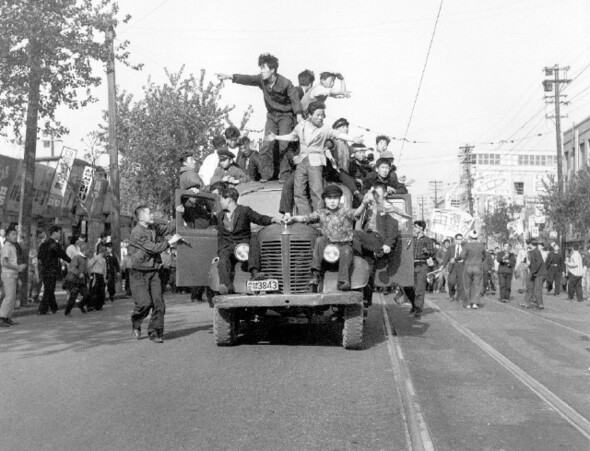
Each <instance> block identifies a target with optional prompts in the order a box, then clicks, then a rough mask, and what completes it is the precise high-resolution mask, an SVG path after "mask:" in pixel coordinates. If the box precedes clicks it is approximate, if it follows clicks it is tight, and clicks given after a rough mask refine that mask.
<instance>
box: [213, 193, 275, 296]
mask: <svg viewBox="0 0 590 451" xmlns="http://www.w3.org/2000/svg"><path fill="white" fill-rule="evenodd" d="M239 197H240V195H239V193H238V191H237V190H236V189H235V188H234V187H232V186H230V187H226V188H224V189H223V190H222V191H221V198H220V204H221V209H222V210H221V211H220V212H219V213H218V215H217V236H218V239H217V256H218V257H219V261H218V262H217V269H218V271H219V293H220V294H228V293H232V292H233V291H234V286H233V281H234V268H235V265H236V263H237V262H238V260H237V258H236V256H235V250H236V247H237V246H238V245H239V244H241V243H247V244H249V245H250V251H249V254H248V270H249V271H250V272H251V273H252V278H254V277H255V276H256V273H257V272H258V270H259V269H260V246H259V245H258V242H257V241H256V242H252V243H251V239H252V233H251V224H252V223H254V224H258V225H263V226H267V225H270V224H272V223H275V224H280V222H281V219H280V218H273V217H270V216H265V215H261V214H260V213H257V212H256V211H254V210H252V209H251V208H250V207H246V206H244V205H238V199H239Z"/></svg>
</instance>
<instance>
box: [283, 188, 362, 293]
mask: <svg viewBox="0 0 590 451" xmlns="http://www.w3.org/2000/svg"><path fill="white" fill-rule="evenodd" d="M322 197H323V198H324V202H325V204H326V207H325V208H321V209H320V210H316V211H314V212H313V213H310V214H308V215H304V216H293V217H291V218H289V219H288V220H287V223H291V222H306V223H312V222H319V223H320V227H321V229H322V233H323V236H320V237H318V239H316V241H315V246H314V249H313V257H312V262H311V280H310V282H309V284H310V285H311V286H312V289H317V286H318V284H319V280H320V270H321V268H322V260H323V256H324V250H325V249H326V246H328V245H329V244H333V245H336V246H337V247H338V250H339V252H340V257H339V260H338V285H337V288H338V289H339V290H341V291H349V290H350V288H351V285H350V273H351V270H352V261H353V251H352V240H353V225H354V220H355V219H357V218H358V217H359V216H360V215H361V214H362V213H363V211H365V208H366V207H367V204H368V203H369V201H370V199H369V196H366V197H365V198H364V199H363V201H362V202H361V205H360V206H359V207H358V208H357V209H356V210H353V209H348V208H342V207H341V206H340V198H341V197H342V189H341V188H340V187H339V186H338V185H328V186H327V187H326V189H325V190H324V193H323V194H322Z"/></svg>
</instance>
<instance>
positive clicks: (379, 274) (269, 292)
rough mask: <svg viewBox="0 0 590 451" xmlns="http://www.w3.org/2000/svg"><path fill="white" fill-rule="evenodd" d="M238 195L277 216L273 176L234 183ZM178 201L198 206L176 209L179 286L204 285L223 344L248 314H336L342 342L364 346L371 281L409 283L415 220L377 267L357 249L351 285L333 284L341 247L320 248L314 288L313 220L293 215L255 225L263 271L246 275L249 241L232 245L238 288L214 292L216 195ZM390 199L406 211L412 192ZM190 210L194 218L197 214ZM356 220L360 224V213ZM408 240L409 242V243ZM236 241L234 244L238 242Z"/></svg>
mask: <svg viewBox="0 0 590 451" xmlns="http://www.w3.org/2000/svg"><path fill="white" fill-rule="evenodd" d="M238 190H239V192H240V198H239V200H238V203H240V204H242V205H247V206H249V207H251V208H252V209H254V210H255V211H257V212H258V213H261V214H265V215H269V216H276V214H277V210H278V208H277V206H278V205H279V199H280V196H281V190H282V185H281V184H279V183H277V182H268V183H264V184H262V183H254V182H253V183H247V184H243V185H241V186H240V185H238ZM176 199H177V205H178V204H183V203H186V202H187V200H189V199H190V202H191V203H192V205H193V206H195V205H197V207H196V210H197V211H198V213H197V214H193V215H192V216H191V215H189V216H188V217H187V215H186V210H185V213H181V212H178V213H177V215H176V221H177V223H176V225H177V232H178V233H179V234H180V235H182V237H183V238H184V242H181V243H180V244H179V246H178V250H177V272H176V278H177V280H176V284H177V286H207V287H208V289H209V292H210V293H211V294H212V297H211V303H212V305H213V307H214V335H215V340H216V342H217V344H218V345H220V346H227V345H233V344H235V343H236V341H237V338H238V335H239V333H240V332H241V331H243V330H247V328H248V325H249V324H250V323H252V322H257V323H258V322H263V321H268V322H271V321H274V322H282V323H302V322H306V323H322V322H332V321H339V322H341V323H342V325H343V332H342V343H343V346H344V347H345V348H347V349H361V348H362V343H363V326H364V315H365V311H366V308H367V306H368V302H367V301H370V298H369V299H367V298H368V297H369V296H370V295H371V294H372V290H373V288H374V286H379V287H389V286H393V285H395V284H398V285H401V286H412V285H413V250H412V226H411V224H404V225H403V227H404V229H403V230H402V231H401V236H402V239H401V240H398V243H397V245H396V247H395V249H393V250H392V252H391V254H389V255H388V256H385V257H383V258H381V259H378V260H377V261H376V262H375V264H374V267H373V265H372V264H369V263H368V262H367V261H366V259H364V258H362V257H360V256H355V257H354V262H353V268H352V275H351V286H352V289H351V291H339V290H337V288H336V285H337V271H338V265H337V262H338V255H336V254H335V253H334V252H333V249H332V250H330V251H329V252H328V250H327V252H326V253H325V254H324V268H323V277H322V280H321V283H320V285H319V286H318V289H317V292H316V291H312V288H311V286H310V285H309V279H310V276H311V259H312V254H313V248H314V244H315V240H316V238H317V237H318V236H320V234H321V232H320V230H319V228H318V227H315V226H313V225H307V224H300V223H294V224H291V225H284V224H272V225H269V226H265V227H260V226H255V225H253V227H252V234H256V235H257V240H253V242H255V243H258V245H259V246H260V259H261V260H260V266H261V267H260V274H259V276H260V277H256V280H250V279H251V275H250V273H249V272H248V268H247V259H248V252H249V249H248V246H245V245H240V246H238V247H236V253H235V255H236V258H237V259H238V263H237V264H236V267H235V278H234V290H235V293H232V294H227V295H219V294H216V293H217V291H218V285H219V278H218V274H217V230H216V227H215V223H216V218H215V214H216V212H217V211H219V201H218V199H217V198H216V197H215V196H214V195H212V194H208V193H203V194H192V193H189V192H180V191H178V192H177V193H176ZM391 201H392V202H395V207H396V208H400V209H404V211H406V212H408V213H411V204H410V196H409V195H400V196H399V197H398V198H395V199H392V200H391ZM342 203H343V206H344V207H346V208H350V206H351V203H352V195H351V193H350V192H348V191H346V193H345V195H344V196H343V197H342ZM195 217H197V219H196V220H195ZM357 222H358V224H357V226H358V227H360V226H361V225H362V218H361V220H359V221H357ZM408 243H409V245H408ZM238 248H239V249H238Z"/></svg>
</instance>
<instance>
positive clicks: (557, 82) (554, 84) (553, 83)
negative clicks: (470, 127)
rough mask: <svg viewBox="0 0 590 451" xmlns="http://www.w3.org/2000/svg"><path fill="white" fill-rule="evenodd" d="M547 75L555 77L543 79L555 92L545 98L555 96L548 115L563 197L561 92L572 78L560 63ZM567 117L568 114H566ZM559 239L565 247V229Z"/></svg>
mask: <svg viewBox="0 0 590 451" xmlns="http://www.w3.org/2000/svg"><path fill="white" fill-rule="evenodd" d="M544 70H545V76H547V77H551V76H553V79H547V80H543V88H544V90H545V92H554V95H553V96H550V95H547V96H545V99H551V98H553V104H554V106H555V116H547V118H548V119H555V141H556V147H557V186H558V193H559V197H560V198H563V188H564V180H563V161H562V156H561V150H562V142H561V118H562V116H561V104H562V103H566V102H562V101H561V97H565V96H564V95H563V94H561V85H562V84H567V83H569V82H571V80H568V79H567V71H568V70H569V66H567V67H559V65H558V64H555V65H553V67H545V68H544ZM562 73H563V78H561V74H562ZM565 117H567V116H565ZM560 229H561V227H560ZM557 233H558V240H559V243H560V245H561V248H562V249H564V244H565V243H564V242H565V230H558V231H557Z"/></svg>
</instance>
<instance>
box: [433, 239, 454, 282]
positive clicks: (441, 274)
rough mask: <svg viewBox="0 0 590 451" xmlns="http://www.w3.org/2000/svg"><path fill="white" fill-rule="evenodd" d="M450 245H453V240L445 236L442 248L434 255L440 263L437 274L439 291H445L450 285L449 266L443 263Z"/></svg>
mask: <svg viewBox="0 0 590 451" xmlns="http://www.w3.org/2000/svg"><path fill="white" fill-rule="evenodd" d="M450 246H451V240H449V239H448V238H445V239H444V240H443V242H442V246H441V247H440V249H439V250H438V251H437V252H436V255H435V256H434V258H435V259H436V261H437V262H438V264H439V265H440V266H439V271H438V272H437V274H436V279H437V286H438V292H439V293H444V292H445V290H447V286H448V282H447V280H448V277H449V272H448V271H447V268H446V267H445V266H443V265H442V263H443V262H444V260H445V256H446V254H447V250H448V249H449V247H450Z"/></svg>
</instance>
